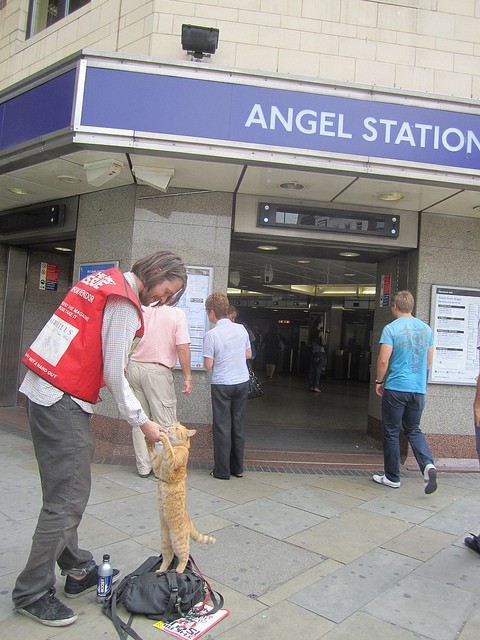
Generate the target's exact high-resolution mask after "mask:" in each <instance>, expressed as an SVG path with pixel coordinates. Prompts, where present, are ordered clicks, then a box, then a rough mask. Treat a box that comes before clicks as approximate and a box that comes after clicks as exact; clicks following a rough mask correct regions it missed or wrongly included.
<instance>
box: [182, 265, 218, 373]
mask: <svg viewBox="0 0 480 640" xmlns="http://www.w3.org/2000/svg"><path fill="white" fill-rule="evenodd" d="M185 269H186V270H187V276H188V280H187V288H186V291H185V293H184V294H183V296H182V297H181V298H180V300H179V301H178V303H177V307H179V308H180V309H182V310H183V311H184V312H185V315H186V316H187V322H188V332H189V334H190V340H191V343H190V358H191V368H192V371H193V370H197V371H198V370H199V369H203V334H204V333H205V332H206V331H207V323H208V318H207V312H206V311H205V300H206V299H207V298H208V296H209V295H210V293H212V282H213V269H212V268H211V267H188V266H185ZM209 328H210V327H209ZM178 366H179V365H178V363H177V367H178Z"/></svg>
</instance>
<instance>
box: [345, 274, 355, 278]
mask: <svg viewBox="0 0 480 640" xmlns="http://www.w3.org/2000/svg"><path fill="white" fill-rule="evenodd" d="M343 275H344V276H347V278H350V277H351V276H354V275H355V274H354V273H344V274H343Z"/></svg>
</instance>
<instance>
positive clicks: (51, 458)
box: [12, 394, 95, 607]
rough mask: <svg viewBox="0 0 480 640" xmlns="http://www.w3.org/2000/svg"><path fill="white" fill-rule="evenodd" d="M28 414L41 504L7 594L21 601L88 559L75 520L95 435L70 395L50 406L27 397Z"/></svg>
mask: <svg viewBox="0 0 480 640" xmlns="http://www.w3.org/2000/svg"><path fill="white" fill-rule="evenodd" d="M27 413H28V419H29V422H30V429H31V432H32V441H33V446H34V449H35V456H36V458H37V462H38V469H39V472H40V481H41V485H42V498H43V505H42V509H41V511H40V515H39V517H38V522H37V528H36V529H35V533H34V534H33V539H32V548H31V551H30V556H29V558H28V560H27V564H26V566H25V569H24V570H23V571H22V573H21V574H20V575H19V576H18V578H17V582H16V584H15V588H14V590H13V594H12V598H13V602H14V604H15V606H16V607H24V606H27V605H29V604H31V603H32V602H35V601H36V600H38V598H41V597H42V596H43V595H44V594H45V593H47V592H48V591H49V590H50V589H51V588H52V587H53V586H54V585H55V563H58V566H59V567H60V569H63V570H69V569H80V568H82V567H85V566H89V565H90V564H95V563H94V562H93V556H92V554H91V553H90V551H84V550H83V549H80V548H79V546H78V535H77V529H78V525H79V524H80V521H81V519H82V516H83V512H84V511H85V507H86V506H87V502H88V498H89V496H90V486H91V468H90V463H91V461H92V457H93V451H94V438H93V435H92V433H91V430H90V417H89V414H88V413H85V411H83V410H82V409H81V408H80V407H79V406H78V404H77V403H76V402H74V401H73V400H72V399H71V398H70V396H68V395H66V394H65V395H64V396H63V397H62V399H61V400H59V401H58V402H56V403H55V404H54V405H52V406H51V407H43V406H41V405H39V404H35V403H34V402H28V405H27Z"/></svg>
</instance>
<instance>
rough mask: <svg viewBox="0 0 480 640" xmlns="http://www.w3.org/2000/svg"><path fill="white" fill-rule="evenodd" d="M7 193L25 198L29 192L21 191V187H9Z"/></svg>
mask: <svg viewBox="0 0 480 640" xmlns="http://www.w3.org/2000/svg"><path fill="white" fill-rule="evenodd" d="M9 191H10V193H14V194H15V195H16V196H26V195H28V194H29V193H30V192H29V191H27V190H26V189H22V188H21V187H11V188H10V189H9Z"/></svg>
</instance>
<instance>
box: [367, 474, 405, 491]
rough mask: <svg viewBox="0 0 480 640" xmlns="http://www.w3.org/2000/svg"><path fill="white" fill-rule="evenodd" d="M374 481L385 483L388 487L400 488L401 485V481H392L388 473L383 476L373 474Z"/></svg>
mask: <svg viewBox="0 0 480 640" xmlns="http://www.w3.org/2000/svg"><path fill="white" fill-rule="evenodd" d="M373 481H374V482H378V484H384V485H385V486H386V487H392V489H398V487H399V486H400V482H392V481H391V480H389V479H388V478H387V476H386V475H383V476H377V475H375V476H373Z"/></svg>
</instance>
